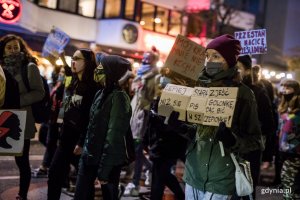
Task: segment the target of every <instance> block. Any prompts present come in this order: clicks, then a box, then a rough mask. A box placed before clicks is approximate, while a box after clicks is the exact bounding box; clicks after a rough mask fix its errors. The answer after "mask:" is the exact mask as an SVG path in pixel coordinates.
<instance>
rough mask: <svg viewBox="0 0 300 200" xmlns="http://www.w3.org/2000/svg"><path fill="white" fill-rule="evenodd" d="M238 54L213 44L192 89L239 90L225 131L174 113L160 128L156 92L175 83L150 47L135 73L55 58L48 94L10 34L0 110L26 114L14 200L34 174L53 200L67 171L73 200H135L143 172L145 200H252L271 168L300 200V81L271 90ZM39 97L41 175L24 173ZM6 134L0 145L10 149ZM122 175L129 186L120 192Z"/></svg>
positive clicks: (111, 64) (100, 56)
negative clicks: (130, 199)
mask: <svg viewBox="0 0 300 200" xmlns="http://www.w3.org/2000/svg"><path fill="white" fill-rule="evenodd" d="M240 50H241V47H240V43H239V41H238V40H236V39H235V38H233V37H232V36H230V35H222V36H219V37H217V38H215V39H213V40H212V41H211V42H210V43H209V44H208V45H207V47H206V59H205V64H204V68H203V70H202V72H201V73H200V74H199V78H198V81H197V86H201V87H237V88H238V94H237V102H236V106H235V111H234V115H233V120H232V126H231V128H228V127H226V125H225V123H223V122H221V123H220V124H219V126H209V125H201V124H192V123H188V122H185V121H179V120H178V117H179V113H178V112H176V111H174V110H173V111H172V112H171V114H170V116H169V118H168V119H167V120H166V118H165V117H163V116H160V115H158V107H159V100H160V96H161V92H162V90H163V88H164V87H165V86H166V85H167V84H168V83H175V84H178V81H176V82H175V81H174V79H172V78H173V77H172V76H171V75H170V74H171V73H170V69H168V68H166V67H163V68H158V67H157V66H156V63H157V61H158V59H159V51H158V50H156V49H155V48H153V49H152V50H151V51H146V52H145V53H144V56H143V59H142V64H141V66H140V67H139V68H138V69H137V71H136V72H133V71H132V69H131V63H130V62H129V61H128V60H127V59H125V58H123V57H121V56H117V55H108V54H106V53H103V52H97V53H95V52H93V51H92V50H90V49H78V50H76V51H75V52H74V54H73V56H72V62H71V66H68V64H67V63H66V61H65V59H64V53H61V54H60V57H61V59H62V61H63V66H56V67H55V70H54V71H53V75H52V77H51V79H52V80H51V84H49V88H45V87H44V85H43V78H42V77H41V76H40V73H39V70H38V67H37V64H38V60H37V59H36V58H35V57H33V56H32V53H31V50H30V48H29V47H28V46H27V44H26V42H25V41H24V40H23V39H22V38H21V37H19V36H16V35H6V36H4V37H2V38H1V39H0V65H1V67H0V108H1V109H2V110H7V109H22V110H26V111H27V117H26V128H25V133H24V147H23V151H22V155H21V156H19V155H18V156H15V160H16V164H17V166H18V169H19V173H20V182H19V192H18V194H16V195H17V196H16V199H19V200H26V199H27V194H28V190H29V186H30V181H31V177H32V175H33V176H34V177H39V176H44V177H48V193H47V198H48V199H49V200H56V199H57V200H59V199H60V196H61V191H62V188H63V187H67V188H68V187H70V180H69V179H70V176H69V172H70V171H72V170H71V166H73V167H74V169H75V177H77V178H76V179H75V180H74V182H73V184H74V185H76V190H75V196H74V199H76V200H86V199H94V194H95V183H99V184H100V185H101V190H102V196H103V198H104V199H119V198H120V196H122V195H124V196H135V197H136V196H139V193H140V188H141V187H140V185H141V177H142V174H143V172H145V175H146V180H145V183H144V185H146V186H151V193H150V199H152V200H158V199H163V195H164V190H165V187H168V188H169V189H170V190H171V191H172V192H173V193H174V195H175V198H176V199H188V200H193V199H194V200H195V199H229V198H231V199H255V198H256V195H255V187H256V186H257V185H258V184H259V181H260V171H261V169H266V168H268V167H270V166H271V165H273V164H274V165H275V180H274V185H276V186H279V187H281V188H283V189H291V193H284V198H285V199H297V198H300V184H299V183H300V99H299V95H300V85H299V82H298V81H297V80H294V79H285V80H281V82H280V83H279V84H278V85H276V86H275V85H274V84H272V83H271V82H269V81H268V80H265V79H262V78H261V77H260V73H261V72H260V71H261V68H260V66H258V65H254V66H253V65H252V61H251V56H249V55H243V56H239V54H240ZM26 80H27V81H26ZM28 80H30V81H28ZM182 82H184V81H182ZM48 89H49V91H48V92H47V90H48ZM45 95H48V96H49V100H48V101H49V115H48V117H47V119H46V120H44V121H43V122H42V123H41V128H40V129H39V140H40V141H41V143H42V144H43V145H44V146H45V147H46V151H45V154H44V157H43V161H42V163H41V165H40V167H39V168H38V169H31V168H30V163H29V150H30V140H31V139H32V138H34V136H35V133H36V132H37V129H36V126H35V122H36V121H37V120H36V116H35V110H34V106H33V105H36V104H37V102H41V101H42V100H44V99H45ZM166 121H167V123H166ZM1 128H2V127H1ZM3 130H4V129H3ZM3 130H2V129H1V132H0V133H1V137H0V145H1V147H6V148H10V147H9V144H8V143H7V142H6V137H9V134H6V135H5V133H4V134H2V131H3ZM220 144H222V145H220ZM231 153H235V154H236V155H238V157H239V158H240V159H244V160H247V161H249V163H250V168H251V175H252V179H253V187H254V192H253V193H252V194H250V195H248V196H243V197H240V196H238V195H237V193H236V186H235V176H234V173H235V166H234V164H233V162H232V160H231V156H230V154H231ZM133 158H135V162H132V161H133V160H134V159H133ZM178 160H181V162H183V163H184V164H185V168H184V176H183V180H184V182H185V187H182V185H181V184H180V182H179V181H178V179H177V177H176V176H175V174H174V166H176V163H177V161H178ZM125 168H126V173H127V175H128V176H130V177H131V178H130V180H131V181H129V182H128V183H127V185H126V187H125V188H122V187H120V184H119V182H120V174H121V170H124V169H125Z"/></svg>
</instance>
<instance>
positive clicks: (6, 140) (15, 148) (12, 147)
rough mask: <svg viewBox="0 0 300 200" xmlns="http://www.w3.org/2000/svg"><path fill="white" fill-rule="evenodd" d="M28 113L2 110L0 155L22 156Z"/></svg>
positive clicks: (0, 112) (0, 114) (0, 119)
mask: <svg viewBox="0 0 300 200" xmlns="http://www.w3.org/2000/svg"><path fill="white" fill-rule="evenodd" d="M25 125H26V111H20V110H0V155H21V154H22V151H23V146H24V132H25Z"/></svg>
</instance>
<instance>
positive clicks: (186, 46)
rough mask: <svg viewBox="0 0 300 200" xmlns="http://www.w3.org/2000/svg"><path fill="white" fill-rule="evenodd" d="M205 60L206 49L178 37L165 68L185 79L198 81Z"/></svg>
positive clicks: (182, 37)
mask: <svg viewBox="0 0 300 200" xmlns="http://www.w3.org/2000/svg"><path fill="white" fill-rule="evenodd" d="M204 60H205V48H204V47H202V46H200V45H199V44H197V43H195V42H193V41H191V40H189V39H188V38H186V37H184V36H182V35H178V36H177V38H176V40H175V43H174V45H173V47H172V50H171V52H170V53H169V55H168V57H167V59H166V62H165V64H164V66H165V67H168V68H169V69H170V70H171V71H174V72H176V73H178V74H180V75H182V76H184V77H187V78H189V79H192V80H197V79H198V76H199V73H200V72H201V70H202V69H203V66H204Z"/></svg>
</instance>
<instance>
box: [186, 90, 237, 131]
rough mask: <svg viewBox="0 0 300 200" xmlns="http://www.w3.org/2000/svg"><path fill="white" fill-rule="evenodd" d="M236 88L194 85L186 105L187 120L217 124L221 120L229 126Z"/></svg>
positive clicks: (204, 123)
mask: <svg viewBox="0 0 300 200" xmlns="http://www.w3.org/2000/svg"><path fill="white" fill-rule="evenodd" d="M237 92H238V88H233V87H211V88H203V87H195V88H194V92H193V95H192V97H191V100H190V102H189V104H188V106H187V119H188V121H189V122H192V123H198V124H203V125H210V126H219V123H220V122H221V121H224V122H225V123H226V126H227V127H231V123H232V117H233V113H234V109H235V103H236V97H237Z"/></svg>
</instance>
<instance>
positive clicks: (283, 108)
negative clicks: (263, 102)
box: [278, 80, 300, 199]
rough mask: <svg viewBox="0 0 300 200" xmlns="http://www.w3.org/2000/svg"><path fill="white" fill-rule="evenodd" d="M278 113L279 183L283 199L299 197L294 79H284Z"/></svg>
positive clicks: (298, 106)
mask: <svg viewBox="0 0 300 200" xmlns="http://www.w3.org/2000/svg"><path fill="white" fill-rule="evenodd" d="M281 86H282V99H281V102H280V104H279V107H278V111H279V114H280V132H279V152H280V154H281V158H282V161H283V166H282V169H281V183H282V185H283V189H284V190H285V192H284V193H283V197H284V199H300V129H299V126H300V96H299V92H300V85H299V83H298V82H297V81H295V80H285V81H283V82H282V84H281Z"/></svg>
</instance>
